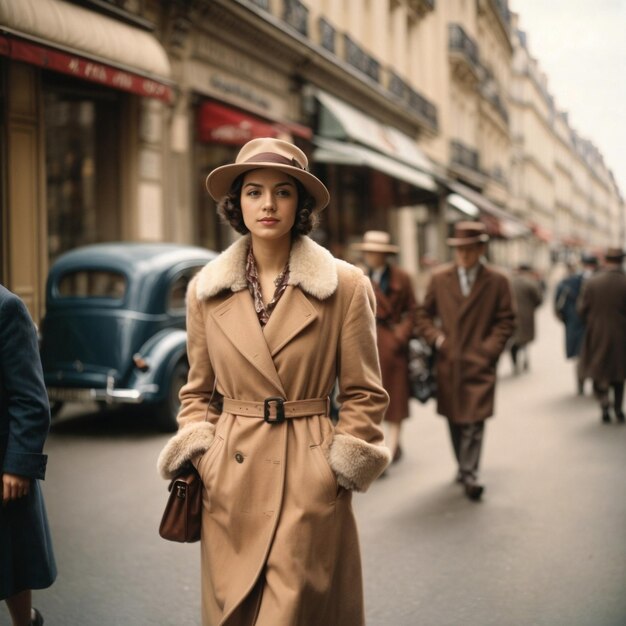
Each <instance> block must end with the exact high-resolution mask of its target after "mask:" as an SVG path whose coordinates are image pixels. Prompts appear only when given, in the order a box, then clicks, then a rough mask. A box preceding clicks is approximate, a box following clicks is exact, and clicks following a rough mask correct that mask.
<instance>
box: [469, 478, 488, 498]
mask: <svg viewBox="0 0 626 626" xmlns="http://www.w3.org/2000/svg"><path fill="white" fill-rule="evenodd" d="M484 491H485V488H484V487H483V486H482V485H480V484H479V483H477V482H474V481H473V480H466V481H465V495H466V496H467V497H468V498H469V499H470V500H472V501H473V502H478V500H480V499H481V498H482V496H483V492H484Z"/></svg>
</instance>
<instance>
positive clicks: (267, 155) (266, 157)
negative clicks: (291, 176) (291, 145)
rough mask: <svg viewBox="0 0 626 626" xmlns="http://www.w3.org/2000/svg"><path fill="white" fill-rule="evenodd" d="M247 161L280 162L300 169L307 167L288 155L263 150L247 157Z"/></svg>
mask: <svg viewBox="0 0 626 626" xmlns="http://www.w3.org/2000/svg"><path fill="white" fill-rule="evenodd" d="M245 163H279V164H280V165H290V166H291V167H297V168H298V169H300V170H304V169H305V168H304V167H302V165H300V163H298V161H296V160H295V159H288V158H287V157H284V156H282V155H281V154H276V153H275V152H261V153H260V154H255V155H254V156H251V157H250V158H249V159H246V161H245ZM305 171H306V170H305Z"/></svg>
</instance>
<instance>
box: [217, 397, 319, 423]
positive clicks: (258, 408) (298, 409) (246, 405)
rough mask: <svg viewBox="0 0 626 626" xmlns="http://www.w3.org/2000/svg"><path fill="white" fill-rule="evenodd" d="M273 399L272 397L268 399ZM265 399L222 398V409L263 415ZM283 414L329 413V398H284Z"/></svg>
mask: <svg viewBox="0 0 626 626" xmlns="http://www.w3.org/2000/svg"><path fill="white" fill-rule="evenodd" d="M268 400H273V399H271V398H270V399H268ZM266 402H267V401H262V402H254V401H251V400H233V399H232V398H224V402H223V405H222V411H224V413H231V414H232V415H238V416H240V417H265V416H266V414H265V410H266V406H267V404H266ZM282 406H283V409H284V416H285V417H286V418H287V417H309V416H310V415H329V409H330V400H329V398H328V397H326V398H313V399H311V400H284V401H283V402H282Z"/></svg>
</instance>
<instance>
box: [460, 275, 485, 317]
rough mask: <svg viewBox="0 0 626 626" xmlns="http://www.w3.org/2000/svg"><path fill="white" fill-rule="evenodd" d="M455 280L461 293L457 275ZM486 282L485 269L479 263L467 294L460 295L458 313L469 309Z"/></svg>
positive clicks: (461, 313)
mask: <svg viewBox="0 0 626 626" xmlns="http://www.w3.org/2000/svg"><path fill="white" fill-rule="evenodd" d="M456 282H457V285H458V289H459V293H461V285H460V284H459V280H458V275H457V281H456ZM487 282H488V280H487V271H486V268H485V266H484V265H482V264H481V266H480V268H479V269H478V273H477V274H476V278H475V279H474V284H473V285H472V288H471V290H470V292H469V294H468V296H467V297H463V296H462V295H461V297H462V298H463V304H462V306H461V311H460V315H463V314H464V313H465V312H466V311H467V310H468V309H471V308H472V307H473V305H474V302H476V300H477V299H478V298H479V296H480V293H481V292H482V290H483V289H484V288H485V285H486V284H487Z"/></svg>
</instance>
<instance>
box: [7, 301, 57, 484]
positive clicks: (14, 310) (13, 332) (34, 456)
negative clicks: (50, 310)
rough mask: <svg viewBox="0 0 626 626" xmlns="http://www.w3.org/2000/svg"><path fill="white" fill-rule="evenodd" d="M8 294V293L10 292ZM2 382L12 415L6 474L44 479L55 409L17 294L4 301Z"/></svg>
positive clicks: (31, 328) (34, 338) (29, 321)
mask: <svg viewBox="0 0 626 626" xmlns="http://www.w3.org/2000/svg"><path fill="white" fill-rule="evenodd" d="M5 293H6V292H5ZM0 380H1V381H2V385H3V386H4V389H3V396H4V398H5V400H6V406H5V407H4V408H3V413H4V416H5V418H6V416H8V436H7V444H6V450H5V454H4V462H3V464H2V468H1V470H2V473H8V474H17V475H19V476H27V477H29V478H40V479H43V478H44V477H45V473H46V462H47V455H45V454H42V450H43V445H44V442H45V440H46V436H47V434H48V429H49V428H50V407H49V404H48V394H47V392H46V387H45V385H44V382H43V371H42V368H41V359H40V356H39V349H38V346H37V333H36V332H35V325H34V324H33V321H32V319H31V318H30V315H29V313H28V310H27V309H26V306H25V305H24V303H23V302H22V301H21V300H20V299H19V298H18V297H17V296H14V295H13V294H10V295H9V296H8V297H7V298H3V299H2V300H0Z"/></svg>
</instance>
